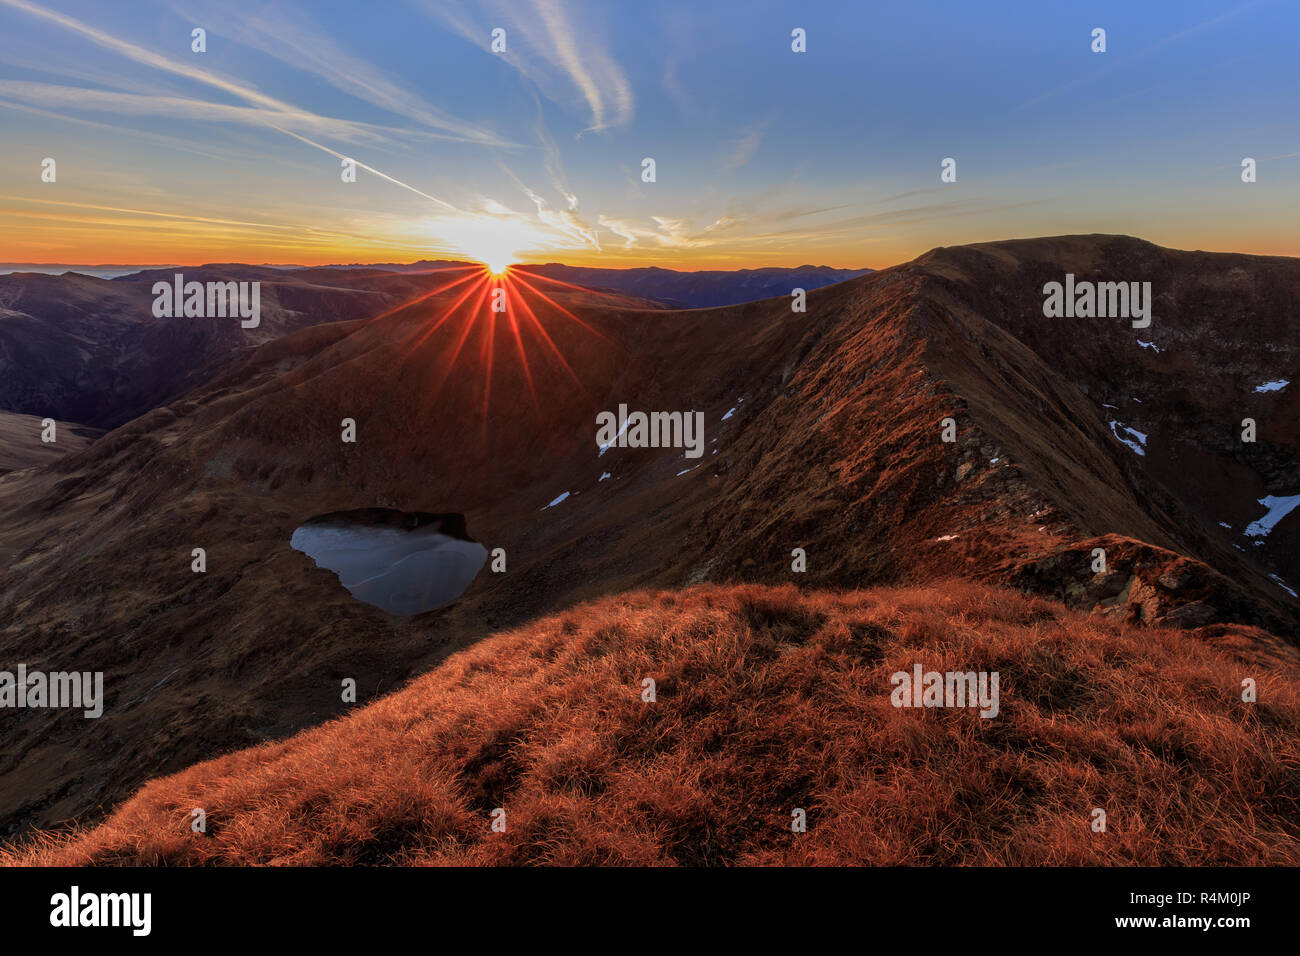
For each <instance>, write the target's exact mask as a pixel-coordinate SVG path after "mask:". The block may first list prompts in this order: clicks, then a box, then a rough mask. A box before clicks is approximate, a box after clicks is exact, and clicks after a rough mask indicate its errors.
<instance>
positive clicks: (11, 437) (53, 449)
mask: <svg viewBox="0 0 1300 956" xmlns="http://www.w3.org/2000/svg"><path fill="white" fill-rule="evenodd" d="M44 421H45V419H42V418H37V417H36V416H35V415H16V414H14V413H13V412H0V475H2V474H4V473H5V472H9V471H18V470H20V469H22V468H33V467H35V466H37V465H45V464H49V463H50V462H52V461H55V460H56V459H58V458H61V457H62V456H63V455H67V454H70V453H72V452H74V451H81V450H82V449H83V448H85V447H86V446H87V445H89V444H90V443H91V442H93V441H94V440H95V439H96V438H98V437H99V436H100V435H101V434H103V432H102V431H101V430H100V429H98V428H87V427H86V426H84V425H78V424H77V423H76V422H59V421H56V422H55V423H54V441H51V442H46V441H43V440H42V438H41V436H42V434H43V433H44V432H45V428H44V425H43V423H44Z"/></svg>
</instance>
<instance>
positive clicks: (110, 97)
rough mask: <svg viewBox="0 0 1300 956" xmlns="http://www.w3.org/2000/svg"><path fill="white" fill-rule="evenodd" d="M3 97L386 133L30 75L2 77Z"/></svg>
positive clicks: (357, 135)
mask: <svg viewBox="0 0 1300 956" xmlns="http://www.w3.org/2000/svg"><path fill="white" fill-rule="evenodd" d="M0 97H5V98H8V99H11V100H16V101H18V102H20V103H26V104H29V105H32V106H40V107H44V108H46V109H48V110H52V111H55V112H59V111H90V112H100V113H116V114H119V115H123V116H155V117H161V118H165V119H182V120H196V121H201V122H217V123H238V124H242V125H245V126H255V127H260V128H266V127H268V126H275V127H284V128H291V129H296V130H301V131H303V132H308V133H314V134H316V135H320V136H326V135H328V136H333V137H336V138H338V139H343V140H346V141H348V142H354V141H357V140H360V139H364V138H372V139H373V138H376V137H379V136H382V135H383V131H384V127H378V126H374V125H372V124H369V123H355V122H352V121H349V120H340V119H334V118H332V117H328V116H319V115H317V114H316V113H312V112H309V111H307V110H299V109H293V108H292V107H291V108H288V109H285V110H271V109H263V108H259V107H253V106H236V105H232V104H229V103H213V102H210V101H208V100H199V99H193V98H191V97H184V96H150V95H143V94H139V93H121V92H117V91H116V90H94V89H86V88H85V87H80V86H61V85H59V84H56V83H37V82H32V81H26V80H0ZM393 132H396V131H393Z"/></svg>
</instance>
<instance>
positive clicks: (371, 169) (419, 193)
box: [266, 123, 460, 212]
mask: <svg viewBox="0 0 1300 956" xmlns="http://www.w3.org/2000/svg"><path fill="white" fill-rule="evenodd" d="M266 125H267V126H269V127H271V129H277V130H280V132H281V133H284V134H285V135H286V136H292V137H293V138H294V139H298V140H302V141H303V142H304V143H306V144H307V145H308V146H315V147H316V148H317V149H323V150H324V151H325V152H327V153H329V154H330V155H332V156H337V157H338V158H339V159H346V160H349V161H350V162H353V163H356V164H357V165H358V166H360V167H361V168H362V169H364V170H365V171H366V172H368V173H374V174H375V175H376V176H378V177H380V178H381V179H387V180H388V181H389V182H390V183H395V184H397V185H398V186H401V187H402V188H403V189H409V190H410V191H411V192H413V193H415V194H416V195H417V196H423V197H424V198H425V199H428V200H430V201H431V202H436V203H437V204H438V205H439V206H443V207H445V208H447V209H450V210H451V211H452V212H460V210H459V209H457V208H456V207H455V206H453V205H452V204H451V203H449V202H446V201H444V200H442V199H439V198H438V197H437V196H430V195H429V194H428V193H426V192H425V191H424V190H422V189H416V188H415V187H414V186H411V185H408V184H407V183H404V182H402V181H401V180H400V179H394V178H393V177H392V176H390V175H388V174H387V173H381V172H380V171H379V170H377V169H375V167H373V166H367V165H366V164H365V163H363V162H361V161H360V160H358V159H353V158H352V157H351V156H344V155H343V154H342V153H337V152H335V151H334V150H332V149H330V148H329V147H328V146H322V145H321V144H320V143H317V142H313V141H312V140H310V139H308V138H307V137H306V136H299V135H298V134H297V133H294V132H292V131H290V130H287V129H283V128H281V127H279V126H276V125H275V124H274V123H267V124H266Z"/></svg>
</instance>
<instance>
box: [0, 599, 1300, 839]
mask: <svg viewBox="0 0 1300 956" xmlns="http://www.w3.org/2000/svg"><path fill="white" fill-rule="evenodd" d="M1216 634H1217V636H1216ZM1262 638H1263V635H1262V634H1261V633H1260V632H1252V631H1249V630H1246V629H1236V630H1233V631H1231V632H1227V631H1223V632H1222V633H1219V632H1216V631H1214V630H1213V629H1206V630H1205V631H1203V632H1201V633H1200V634H1198V635H1193V634H1189V633H1185V632H1176V631H1165V630H1160V629H1138V628H1128V627H1122V626H1118V625H1114V624H1110V623H1107V622H1103V621H1100V620H1097V619H1089V618H1085V617H1083V616H1080V615H1078V614H1075V613H1073V612H1069V611H1066V610H1064V609H1062V608H1061V607H1059V606H1057V605H1054V604H1051V603H1048V602H1045V601H1041V600H1036V599H1033V598H1028V597H1025V596H1023V595H1020V594H1018V593H1015V592H1010V591H1005V590H998V589H990V588H986V587H983V586H980V585H976V584H972V583H968V582H952V583H949V584H946V585H944V586H942V587H938V588H924V589H911V590H907V589H903V590H899V589H888V590H886V589H881V590H873V591H863V592H854V593H847V594H841V593H827V592H801V591H799V590H797V589H795V588H794V587H790V586H786V587H779V588H768V587H760V586H739V587H718V586H704V587H699V588H695V589H692V590H689V591H683V592H660V593H640V594H632V595H626V596H622V597H619V598H613V599H608V600H604V601H600V602H597V603H593V604H589V605H584V606H582V607H579V608H576V609H574V610H572V611H569V612H567V613H563V614H560V615H557V616H554V617H551V618H547V619H545V620H542V621H539V622H537V623H535V624H532V625H530V626H528V627H525V628H522V629H519V630H516V631H512V632H508V633H503V634H499V635H497V636H495V637H492V638H490V639H488V640H485V641H483V642H482V643H481V644H480V645H478V646H476V647H475V648H473V649H471V650H469V651H466V652H464V653H461V654H459V655H457V656H456V657H454V658H452V659H450V660H449V661H447V662H446V663H445V664H443V665H442V666H440V667H438V668H437V669H436V670H434V671H432V672H431V673H429V674H427V675H425V676H423V677H421V678H420V679H418V680H416V681H414V682H413V683H412V684H411V685H410V686H408V687H406V688H405V689H403V690H401V691H399V692H396V693H394V694H392V695H390V696H388V697H386V698H383V699H381V700H379V701H377V702H376V703H374V704H372V705H370V706H368V707H365V708H363V709H360V710H358V712H356V713H355V714H353V715H351V716H349V717H347V718H344V719H340V720H336V721H333V722H331V723H329V724H326V725H324V726H321V727H319V728H316V729H313V730H309V731H306V732H304V733H301V734H298V735H297V736H295V737H293V738H291V739H289V740H286V741H284V742H282V743H276V744H268V745H264V746H259V747H256V748H253V749H250V750H246V751H242V752H238V753H234V754H230V755H228V756H225V757H221V758H219V759H216V760H212V761H209V762H207V763H203V764H199V765H198V766H195V767H192V768H190V769H189V770H186V771H184V772H182V773H179V774H176V775H175V776H172V777H168V778H165V779H160V780H156V781H154V782H152V783H150V784H149V785H147V786H146V787H144V788H143V789H142V790H141V791H140V792H139V793H138V794H137V795H136V796H135V797H134V798H132V799H131V800H129V801H128V802H126V803H125V804H123V805H122V806H121V807H120V808H119V809H118V810H117V811H116V812H115V813H113V815H112V816H111V817H109V818H108V819H107V820H106V821H105V822H104V823H103V824H102V825H100V826H97V827H94V828H91V829H88V830H85V831H82V832H76V833H70V834H62V835H59V836H49V835H47V836H45V837H43V838H41V839H39V840H37V841H35V842H29V843H28V844H27V845H26V846H24V847H19V848H15V849H12V850H10V851H9V852H8V853H7V854H5V855H4V857H3V862H5V863H8V864H389V863H396V864H420V863H433V864H858V863H865V864H1230V863H1231V864H1293V865H1294V864H1297V863H1300V813H1298V812H1297V811H1298V810H1300V772H1298V771H1300V695H1298V694H1297V676H1300V666H1297V657H1296V655H1295V653H1294V652H1292V651H1291V650H1289V649H1288V648H1284V647H1281V646H1279V645H1277V644H1276V643H1271V642H1266V641H1265V640H1263V639H1262ZM914 662H920V663H921V664H923V665H924V667H925V668H926V669H927V670H930V669H934V670H962V671H965V670H987V671H998V672H999V673H1000V674H1001V688H1000V690H1001V714H1000V715H999V716H998V718H996V719H994V720H983V719H981V718H980V717H979V716H978V715H977V714H976V713H975V712H974V711H968V710H961V711H957V710H943V709H932V710H922V709H913V710H901V709H896V708H894V707H893V706H891V704H890V690H891V685H890V682H889V676H890V674H892V673H893V672H895V671H910V670H911V668H912V665H913V663H914ZM644 677H652V678H654V680H655V681H656V682H657V685H658V700H657V702H655V703H645V702H643V701H642V700H641V680H642V678H644ZM1245 677H1253V678H1254V679H1255V680H1256V681H1257V683H1258V687H1259V700H1258V702H1257V703H1253V704H1247V703H1243V702H1242V700H1241V693H1240V682H1241V680H1242V679H1243V678H1245ZM196 807H202V808H204V809H205V810H206V812H207V824H208V831H207V833H206V834H195V833H192V832H191V830H190V820H191V816H190V813H191V810H193V809H194V808H196ZM495 807H504V808H505V809H506V811H507V818H506V820H507V829H506V832H504V833H493V832H491V830H490V826H489V814H490V813H491V811H492V809H493V808H495ZM795 807H802V808H804V809H805V810H806V811H807V819H808V831H807V832H806V833H799V834H796V833H792V832H791V828H790V821H791V810H792V809H793V808H795ZM1094 807H1102V808H1104V809H1105V810H1106V812H1107V814H1108V818H1109V827H1108V832H1106V833H1104V834H1100V833H1093V832H1092V831H1091V830H1090V827H1089V824H1090V822H1091V813H1092V809H1093V808H1094Z"/></svg>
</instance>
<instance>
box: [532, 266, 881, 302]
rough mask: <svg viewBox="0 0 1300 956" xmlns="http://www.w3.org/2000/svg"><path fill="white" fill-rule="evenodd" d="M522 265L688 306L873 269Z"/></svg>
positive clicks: (813, 284)
mask: <svg viewBox="0 0 1300 956" xmlns="http://www.w3.org/2000/svg"><path fill="white" fill-rule="evenodd" d="M518 268H519V270H520V271H521V272H524V273H531V274H535V275H540V276H546V277H548V278H551V279H558V280H561V281H563V282H571V283H573V284H575V285H581V286H587V287H589V288H593V289H609V290H611V291H615V292H624V293H627V294H628V295H635V296H640V297H641V298H645V299H653V300H656V301H660V302H665V303H667V304H670V305H673V306H676V307H677V308H685V309H698V308H708V307H710V306H716V305H738V304H739V303H742V302H753V301H755V300H758V299H771V298H775V297H777V296H786V297H787V298H788V297H789V296H790V294H791V292H792V291H793V290H794V289H804V290H805V291H808V290H811V289H820V288H821V287H822V286H827V285H833V284H834V283H836V282H843V281H844V280H845V279H853V278H856V277H858V276H861V275H866V274H867V273H869V272H871V270H870V269H832V268H830V267H829V266H798V267H796V268H793V269H789V268H766V269H734V270H723V271H701V272H678V271H676V270H674V269H660V268H659V267H657V266H650V267H648V268H644V269H598V268H584V267H579V266H566V265H562V264H560V263H555V262H550V263H547V264H546V265H537V266H534V265H526V266H519V267H518Z"/></svg>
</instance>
